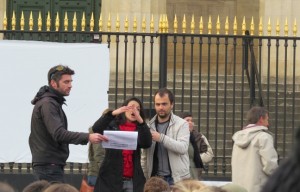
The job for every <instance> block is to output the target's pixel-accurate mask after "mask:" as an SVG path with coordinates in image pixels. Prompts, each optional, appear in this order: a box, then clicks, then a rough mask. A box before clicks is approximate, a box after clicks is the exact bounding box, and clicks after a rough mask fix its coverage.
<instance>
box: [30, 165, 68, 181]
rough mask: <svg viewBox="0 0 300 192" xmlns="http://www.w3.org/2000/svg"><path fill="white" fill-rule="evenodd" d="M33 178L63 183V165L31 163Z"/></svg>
mask: <svg viewBox="0 0 300 192" xmlns="http://www.w3.org/2000/svg"><path fill="white" fill-rule="evenodd" d="M33 174H34V178H35V180H46V181H48V182H52V183H64V182H65V180H64V167H63V166H60V165H53V164H47V165H33Z"/></svg>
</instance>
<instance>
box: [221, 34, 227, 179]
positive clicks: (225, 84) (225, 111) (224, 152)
mask: <svg viewBox="0 0 300 192" xmlns="http://www.w3.org/2000/svg"><path fill="white" fill-rule="evenodd" d="M224 54H225V70H224V76H225V79H224V109H223V110H224V113H223V114H224V118H223V122H224V123H223V124H224V126H223V136H224V139H223V163H222V164H223V165H222V168H223V175H224V176H225V174H226V141H227V134H228V133H227V121H226V118H227V107H226V106H227V65H228V37H225V53H224Z"/></svg>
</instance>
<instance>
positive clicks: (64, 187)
mask: <svg viewBox="0 0 300 192" xmlns="http://www.w3.org/2000/svg"><path fill="white" fill-rule="evenodd" d="M44 192H79V191H78V189H76V188H75V187H74V186H72V185H70V184H67V183H54V184H51V185H50V186H49V187H47V188H46V189H45V190H44Z"/></svg>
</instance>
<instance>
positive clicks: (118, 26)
mask: <svg viewBox="0 0 300 192" xmlns="http://www.w3.org/2000/svg"><path fill="white" fill-rule="evenodd" d="M116 31H117V32H120V19H119V14H118V13H117V21H116Z"/></svg>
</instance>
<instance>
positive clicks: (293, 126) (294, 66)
mask: <svg viewBox="0 0 300 192" xmlns="http://www.w3.org/2000/svg"><path fill="white" fill-rule="evenodd" d="M293 41H294V43H293V94H292V95H293V96H292V100H293V102H292V119H293V120H292V135H293V136H292V144H294V135H295V106H296V103H295V97H296V95H295V94H296V50H297V49H296V47H297V43H296V40H295V39H294V40H293Z"/></svg>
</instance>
